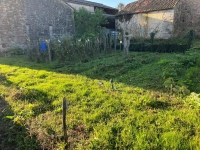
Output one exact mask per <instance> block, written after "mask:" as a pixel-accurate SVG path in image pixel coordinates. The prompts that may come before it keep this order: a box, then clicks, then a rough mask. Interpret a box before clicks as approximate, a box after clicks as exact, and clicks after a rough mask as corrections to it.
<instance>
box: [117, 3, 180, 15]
mask: <svg viewBox="0 0 200 150" xmlns="http://www.w3.org/2000/svg"><path fill="white" fill-rule="evenodd" d="M178 1H179V0H138V1H136V2H132V3H129V4H128V5H126V6H125V7H124V9H123V10H122V11H120V12H119V13H118V15H122V14H134V13H142V12H150V11H158V10H166V9H172V8H174V7H175V6H176V4H177V3H178Z"/></svg>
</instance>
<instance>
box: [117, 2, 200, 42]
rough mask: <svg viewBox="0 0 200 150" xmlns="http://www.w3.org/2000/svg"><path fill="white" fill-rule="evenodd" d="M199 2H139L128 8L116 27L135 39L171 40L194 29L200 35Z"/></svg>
mask: <svg viewBox="0 0 200 150" xmlns="http://www.w3.org/2000/svg"><path fill="white" fill-rule="evenodd" d="M199 8H200V1H199V0H138V1H136V2H132V3H130V4H128V5H126V6H125V8H124V9H123V10H122V11H120V12H119V13H118V15H117V17H116V26H117V28H118V29H119V30H123V31H124V32H127V34H129V35H131V36H132V37H139V38H141V37H142V38H149V37H150V33H152V32H154V33H155V38H160V39H168V38H170V37H173V36H183V35H185V34H186V33H187V32H188V31H189V30H191V29H193V30H195V31H196V34H197V35H199V34H200V29H199V26H198V24H199V22H200V10H199Z"/></svg>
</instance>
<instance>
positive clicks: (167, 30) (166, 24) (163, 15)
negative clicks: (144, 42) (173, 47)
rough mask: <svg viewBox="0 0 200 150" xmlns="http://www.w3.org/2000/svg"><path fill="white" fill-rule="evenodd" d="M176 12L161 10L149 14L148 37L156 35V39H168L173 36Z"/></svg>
mask: <svg viewBox="0 0 200 150" xmlns="http://www.w3.org/2000/svg"><path fill="white" fill-rule="evenodd" d="M173 20H174V10H173V9H169V10H161V11H153V12H149V13H148V19H147V21H148V23H147V26H148V27H147V30H148V33H147V36H148V37H149V36H150V33H151V32H154V33H156V35H155V38H158V39H168V38H170V37H172V36H173Z"/></svg>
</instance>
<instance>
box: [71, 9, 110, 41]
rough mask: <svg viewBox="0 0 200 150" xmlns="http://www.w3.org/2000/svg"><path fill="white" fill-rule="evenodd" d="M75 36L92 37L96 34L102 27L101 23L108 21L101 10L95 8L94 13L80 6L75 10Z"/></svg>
mask: <svg viewBox="0 0 200 150" xmlns="http://www.w3.org/2000/svg"><path fill="white" fill-rule="evenodd" d="M74 17H75V28H76V32H75V36H76V37H77V38H84V39H86V38H94V37H96V36H98V35H99V34H100V33H101V31H102V30H103V29H104V27H101V25H104V24H107V23H108V21H107V19H106V16H105V15H104V12H103V10H101V9H95V11H94V13H91V12H89V11H87V10H86V9H85V8H81V9H79V10H78V11H75V15H74Z"/></svg>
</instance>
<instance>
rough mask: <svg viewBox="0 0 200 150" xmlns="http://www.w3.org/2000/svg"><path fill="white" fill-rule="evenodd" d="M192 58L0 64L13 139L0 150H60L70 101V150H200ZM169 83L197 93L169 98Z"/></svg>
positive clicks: (136, 56)
mask: <svg viewBox="0 0 200 150" xmlns="http://www.w3.org/2000/svg"><path fill="white" fill-rule="evenodd" d="M194 53H195V55H194V56H200V52H199V51H195V52H194V50H193V51H191V52H188V53H187V54H178V55H177V54H162V53H130V54H129V55H124V54H123V53H121V52H117V53H114V54H110V55H107V56H102V57H99V58H98V59H94V60H92V61H89V62H86V63H69V62H66V63H62V64H61V63H57V62H53V63H52V64H47V63H41V64H37V63H34V62H30V61H27V60H26V58H23V57H22V56H20V57H17V56H13V57H7V58H4V57H1V58H0V95H1V97H2V100H3V99H4V101H5V102H7V103H8V105H9V107H8V109H7V111H6V112H4V115H3V117H2V120H3V122H4V126H6V127H5V130H6V133H7V134H6V135H5V136H4V137H0V138H2V139H1V140H3V142H2V143H3V144H1V145H0V146H1V147H0V148H1V149H5V148H6V146H7V147H8V145H14V147H15V149H62V148H63V147H64V140H63V132H62V99H63V97H66V98H67V100H68V102H69V109H68V110H67V127H68V136H69V144H70V146H69V147H70V149H95V150H97V149H99V150H102V149H120V150H121V149H138V150H141V149H158V150H160V149H200V144H199V143H200V142H199V139H200V120H199V116H200V113H199V106H200V95H199V94H198V93H199V92H200V90H199V89H200V88H199V87H200V85H199V82H198V78H194V77H193V75H194V74H195V76H196V75H197V76H198V75H199V74H198V73H197V72H198V70H199V67H200V66H199V62H200V61H199V62H198V58H197V59H196V58H195V61H194V62H192V63H194V64H191V65H188V64H190V63H191V59H192V60H193V58H194V57H193V54H194ZM189 56H191V57H189ZM185 60H187V61H186V64H187V65H188V66H187V65H183V62H185ZM186 66H187V67H186ZM194 67H195V68H196V70H195V69H191V68H194ZM180 70H181V71H180ZM169 77H170V78H173V81H174V83H173V88H175V87H177V86H179V87H182V86H185V87H187V88H189V89H190V90H191V93H190V94H188V95H187V94H185V93H184V92H181V91H180V92H178V93H176V92H175V90H174V89H173V91H172V93H170V90H168V89H167V88H165V87H164V82H165V80H166V79H168V78H169ZM111 79H112V80H113V83H111V82H110V80H111ZM188 80H192V81H191V82H192V83H191V82H189V81H188ZM183 83H184V85H183ZM111 84H113V87H112V85H111ZM194 87H196V88H194ZM194 92H195V93H194Z"/></svg>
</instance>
